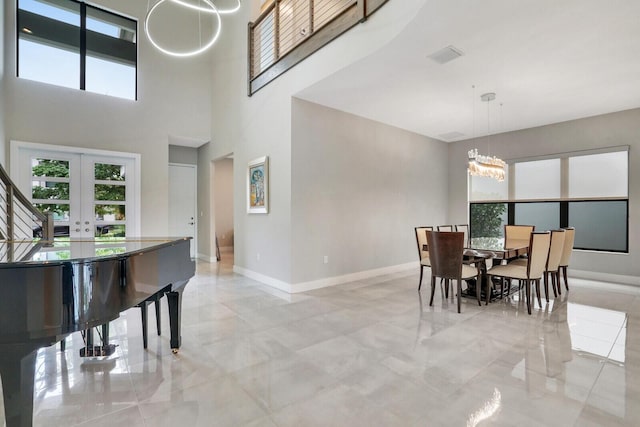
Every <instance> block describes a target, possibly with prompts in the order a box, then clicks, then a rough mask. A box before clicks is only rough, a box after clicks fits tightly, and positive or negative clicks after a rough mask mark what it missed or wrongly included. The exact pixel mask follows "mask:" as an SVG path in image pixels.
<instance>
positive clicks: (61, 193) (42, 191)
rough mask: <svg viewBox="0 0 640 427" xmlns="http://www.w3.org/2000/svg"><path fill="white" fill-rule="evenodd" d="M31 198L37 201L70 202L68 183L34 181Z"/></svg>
mask: <svg viewBox="0 0 640 427" xmlns="http://www.w3.org/2000/svg"><path fill="white" fill-rule="evenodd" d="M31 197H32V198H33V199H34V200H35V199H55V200H69V183H68V182H51V181H32V186H31Z"/></svg>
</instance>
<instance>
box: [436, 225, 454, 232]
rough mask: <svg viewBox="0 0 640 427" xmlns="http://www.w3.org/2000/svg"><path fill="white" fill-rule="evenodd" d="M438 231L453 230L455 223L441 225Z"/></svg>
mask: <svg viewBox="0 0 640 427" xmlns="http://www.w3.org/2000/svg"><path fill="white" fill-rule="evenodd" d="M438 231H453V225H439V226H438Z"/></svg>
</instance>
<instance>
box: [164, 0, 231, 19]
mask: <svg viewBox="0 0 640 427" xmlns="http://www.w3.org/2000/svg"><path fill="white" fill-rule="evenodd" d="M171 1H172V2H173V3H177V4H179V5H181V6H184V7H188V8H189V9H193V10H197V11H198V12H204V13H215V12H214V11H213V10H211V8H210V7H202V6H198V5H195V4H193V3H190V2H188V1H186V0H171ZM236 1H237V2H238V4H237V5H236V6H234V7H230V8H228V9H220V8H217V9H216V10H217V11H218V13H219V14H220V15H230V14H232V13H235V12H237V11H239V10H240V0H236Z"/></svg>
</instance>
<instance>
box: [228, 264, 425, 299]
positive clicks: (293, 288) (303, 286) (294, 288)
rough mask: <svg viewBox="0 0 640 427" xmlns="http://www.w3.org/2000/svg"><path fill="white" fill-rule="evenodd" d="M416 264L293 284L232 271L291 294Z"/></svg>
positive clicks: (373, 275) (242, 269)
mask: <svg viewBox="0 0 640 427" xmlns="http://www.w3.org/2000/svg"><path fill="white" fill-rule="evenodd" d="M418 266H419V264H418V262H417V261H416V262H410V263H407V264H399V265H392V266H389V267H382V268H375V269H372V270H365V271H359V272H357V273H349V274H344V275H342V276H333V277H327V278H323V279H318V280H311V281H308V282H300V283H295V284H290V283H287V282H284V281H282V280H279V279H274V278H273V277H269V276H265V275H264V274H260V273H256V272H255V271H252V270H248V269H246V268H242V267H238V266H237V265H234V266H233V271H234V273H238V274H242V275H243V276H246V277H248V278H250V279H253V280H257V281H258V282H261V283H264V284H265V285H268V286H271V287H274V288H276V289H279V290H281V291H284V292H288V293H291V294H293V293H298V292H306V291H311V290H313V289H319V288H326V287H329V286H336V285H340V284H343V283H349V282H354V281H356V280H364V279H369V278H371V277H376V276H382V275H384V274H393V273H399V272H402V271H407V270H410V269H417V268H418Z"/></svg>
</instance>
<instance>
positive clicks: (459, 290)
mask: <svg viewBox="0 0 640 427" xmlns="http://www.w3.org/2000/svg"><path fill="white" fill-rule="evenodd" d="M451 287H452V289H451V291H452V292H453V283H452V284H451ZM461 301H462V280H460V279H458V313H460V303H461Z"/></svg>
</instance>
